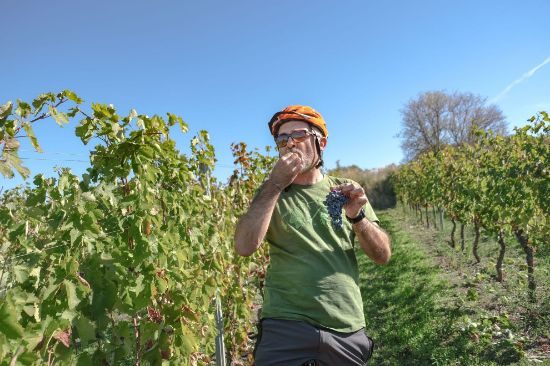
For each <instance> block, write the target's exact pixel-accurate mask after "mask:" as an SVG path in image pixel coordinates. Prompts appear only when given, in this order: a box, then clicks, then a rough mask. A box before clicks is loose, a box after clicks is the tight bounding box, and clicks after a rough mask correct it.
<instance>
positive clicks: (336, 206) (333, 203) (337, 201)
mask: <svg viewBox="0 0 550 366" xmlns="http://www.w3.org/2000/svg"><path fill="white" fill-rule="evenodd" d="M346 202H348V198H347V197H346V196H344V194H343V193H342V192H340V191H330V193H329V194H328V195H327V198H326V199H325V200H324V201H323V203H324V204H325V206H327V209H328V213H329V215H330V219H331V220H332V225H333V226H334V227H335V228H336V229H341V228H342V207H344V205H345V204H346Z"/></svg>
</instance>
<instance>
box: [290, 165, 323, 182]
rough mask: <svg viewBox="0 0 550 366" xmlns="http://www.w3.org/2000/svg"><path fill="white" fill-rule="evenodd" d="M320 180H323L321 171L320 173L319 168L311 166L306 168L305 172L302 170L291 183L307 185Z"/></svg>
mask: <svg viewBox="0 0 550 366" xmlns="http://www.w3.org/2000/svg"><path fill="white" fill-rule="evenodd" d="M321 180H323V173H321V170H320V169H318V168H313V169H310V170H308V171H307V172H303V173H301V174H299V175H298V176H297V177H296V178H294V181H293V182H292V184H298V185H301V186H309V185H312V184H315V183H317V182H320V181H321Z"/></svg>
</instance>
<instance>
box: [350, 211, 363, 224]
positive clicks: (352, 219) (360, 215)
mask: <svg viewBox="0 0 550 366" xmlns="http://www.w3.org/2000/svg"><path fill="white" fill-rule="evenodd" d="M365 217H366V216H365V210H364V209H363V208H361V210H359V213H358V214H357V215H355V216H354V217H349V216H348V215H346V219H347V220H348V221H349V222H351V223H352V224H357V223H358V222H360V221H362V220H363V219H364V218H365Z"/></svg>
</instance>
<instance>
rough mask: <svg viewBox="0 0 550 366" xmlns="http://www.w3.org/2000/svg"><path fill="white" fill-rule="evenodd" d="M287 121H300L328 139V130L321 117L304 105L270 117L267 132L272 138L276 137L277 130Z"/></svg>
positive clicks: (286, 109) (293, 106) (291, 107)
mask: <svg viewBox="0 0 550 366" xmlns="http://www.w3.org/2000/svg"><path fill="white" fill-rule="evenodd" d="M288 121H302V122H306V123H309V124H310V125H312V126H315V127H317V128H318V129H319V130H321V133H322V134H323V136H325V137H328V130H327V125H326V123H325V120H324V119H323V116H321V114H320V113H319V112H317V111H316V110H315V109H313V108H311V107H308V106H306V105H291V106H288V107H286V108H285V109H283V110H282V111H280V112H277V113H275V114H274V115H273V117H271V120H270V121H269V123H268V126H269V131H270V132H271V134H272V135H273V136H277V133H278V132H279V128H280V127H281V126H282V125H283V123H285V122H288Z"/></svg>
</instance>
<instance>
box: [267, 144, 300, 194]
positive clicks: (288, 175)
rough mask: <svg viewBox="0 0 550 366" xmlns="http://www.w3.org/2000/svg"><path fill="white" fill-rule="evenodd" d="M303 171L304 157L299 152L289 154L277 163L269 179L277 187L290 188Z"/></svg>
mask: <svg viewBox="0 0 550 366" xmlns="http://www.w3.org/2000/svg"><path fill="white" fill-rule="evenodd" d="M301 169H302V157H301V156H300V154H298V153H297V152H289V153H287V154H285V155H283V156H281V158H280V159H279V160H278V161H277V163H275V166H274V167H273V170H272V171H271V174H270V175H269V179H270V180H271V181H273V183H275V184H276V185H277V186H279V187H282V188H285V187H288V186H289V185H290V184H291V183H292V182H293V181H294V179H295V178H296V177H297V176H298V174H299V173H300V171H301Z"/></svg>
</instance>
